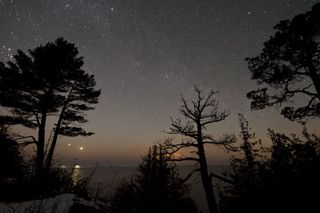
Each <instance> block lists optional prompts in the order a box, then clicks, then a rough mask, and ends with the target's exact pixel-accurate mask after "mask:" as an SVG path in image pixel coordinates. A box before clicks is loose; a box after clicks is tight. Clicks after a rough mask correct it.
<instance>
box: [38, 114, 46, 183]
mask: <svg viewBox="0 0 320 213" xmlns="http://www.w3.org/2000/svg"><path fill="white" fill-rule="evenodd" d="M46 121H47V112H46V110H44V111H43V112H42V115H41V123H40V126H39V130H38V141H37V154H36V170H35V177H36V178H40V177H41V176H42V174H43V167H44V144H45V137H46V132H45V131H46V130H45V128H46Z"/></svg>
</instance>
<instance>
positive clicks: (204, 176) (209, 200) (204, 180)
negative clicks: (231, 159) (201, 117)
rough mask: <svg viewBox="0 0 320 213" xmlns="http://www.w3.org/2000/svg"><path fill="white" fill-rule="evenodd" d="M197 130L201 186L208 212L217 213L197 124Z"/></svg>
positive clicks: (199, 128) (199, 126) (199, 127)
mask: <svg viewBox="0 0 320 213" xmlns="http://www.w3.org/2000/svg"><path fill="white" fill-rule="evenodd" d="M197 128H198V155H199V163H200V174H201V180H202V186H203V188H204V191H205V194H206V199H207V203H208V208H209V212H210V213H218V206H217V203H216V199H215V195H214V191H213V186H212V183H211V178H210V177H209V172H208V165H207V160H206V155H205V151H204V146H203V141H202V132H201V125H200V124H198V125H197Z"/></svg>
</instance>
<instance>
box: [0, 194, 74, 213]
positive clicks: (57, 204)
mask: <svg viewBox="0 0 320 213" xmlns="http://www.w3.org/2000/svg"><path fill="white" fill-rule="evenodd" d="M75 198H76V196H75V195H74V194H62V195H58V196H56V197H53V198H46V199H42V200H31V201H25V202H22V203H0V213H13V212H14V213H33V212H34V213H37V212H39V213H68V212H69V209H70V208H71V206H72V205H73V204H74V201H75Z"/></svg>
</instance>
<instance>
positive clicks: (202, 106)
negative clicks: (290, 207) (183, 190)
mask: <svg viewBox="0 0 320 213" xmlns="http://www.w3.org/2000/svg"><path fill="white" fill-rule="evenodd" d="M194 90H195V92H196V95H197V98H196V100H187V99H185V98H184V97H183V96H181V101H182V105H181V106H180V108H179V111H180V113H181V114H182V116H183V117H184V119H185V120H184V121H183V120H182V119H181V118H176V119H173V118H171V127H170V130H169V132H168V133H169V134H174V135H180V136H183V139H182V142H181V143H173V142H172V141H170V140H167V142H166V143H165V146H166V148H167V149H168V150H169V153H170V154H176V153H178V152H179V151H180V150H182V149H189V148H191V149H192V151H191V152H190V155H189V156H185V157H184V156H183V157H176V158H174V159H172V160H173V161H195V162H196V163H197V164H198V165H199V167H198V168H196V169H195V170H194V172H196V171H199V172H200V175H201V180H202V185H203V188H204V191H205V194H206V198H207V203H208V207H209V211H210V213H214V212H218V208H217V203H216V198H215V194H214V191H213V185H212V181H211V179H212V177H217V178H221V179H224V178H223V177H220V176H219V175H216V174H209V172H208V165H207V159H206V153H205V145H219V146H224V147H226V148H227V149H231V148H232V147H231V144H232V143H234V142H235V137H234V136H233V135H224V137H222V138H220V139H218V140H216V139H214V138H213V136H212V135H210V134H207V133H206V130H207V127H208V126H209V125H211V124H214V123H217V122H220V121H223V120H224V119H225V118H226V117H228V115H229V112H226V111H222V112H219V110H218V102H217V101H216V100H215V99H214V97H213V96H214V95H215V94H216V93H217V92H216V91H213V90H211V91H210V92H209V94H208V95H206V96H204V95H203V92H202V91H201V90H200V89H199V88H198V87H197V86H195V87H194Z"/></svg>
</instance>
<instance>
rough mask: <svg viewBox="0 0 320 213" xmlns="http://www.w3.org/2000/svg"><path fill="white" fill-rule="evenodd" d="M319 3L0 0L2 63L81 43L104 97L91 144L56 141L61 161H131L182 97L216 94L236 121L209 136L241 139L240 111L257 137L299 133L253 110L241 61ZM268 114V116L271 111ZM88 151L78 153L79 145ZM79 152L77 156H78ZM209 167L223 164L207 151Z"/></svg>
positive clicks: (92, 120) (158, 135)
mask: <svg viewBox="0 0 320 213" xmlns="http://www.w3.org/2000/svg"><path fill="white" fill-rule="evenodd" d="M316 2H317V1H315V0H242V1H239V0H224V1H223V0H203V1H199V0H188V1H186V0H161V1H159V0H136V1H134V0H108V1H102V0H87V1H85V0H72V1H71V0H69V1H68V0H32V1H31V0H26V1H18V0H0V26H1V33H0V41H1V42H2V44H0V60H1V61H7V60H12V55H13V54H14V53H15V52H16V50H17V49H21V50H24V51H25V50H27V49H30V48H31V49H32V48H35V47H36V46H38V45H40V44H45V43H46V42H48V41H53V40H55V39H56V38H57V37H64V38H65V39H67V40H68V41H70V42H73V43H75V44H76V46H77V47H78V49H79V52H80V55H81V56H83V57H84V61H85V65H84V69H85V70H86V71H87V72H89V73H93V74H94V75H95V78H96V81H97V87H98V88H101V90H102V95H101V98H100V102H99V104H98V105H97V108H96V109H95V110H94V111H93V112H90V114H89V115H88V119H89V123H88V124H86V127H87V129H89V130H92V131H94V132H95V133H96V134H95V135H94V136H91V137H88V138H76V139H75V138H64V137H63V138H60V142H59V153H60V154H61V156H62V160H65V161H70V160H71V159H73V158H79V159H80V160H82V161H85V162H89V163H95V162H100V163H105V164H135V163H136V162H138V161H139V160H140V158H139V156H140V155H142V154H143V153H144V152H145V151H146V150H147V148H148V146H150V145H152V144H153V143H154V142H157V141H159V140H161V139H163V138H165V137H166V136H167V135H166V134H164V133H163V130H165V129H166V128H168V127H169V123H170V120H169V118H170V116H177V107H178V106H179V104H180V102H179V101H180V100H179V97H180V94H181V93H183V94H184V95H185V97H188V96H190V95H192V94H193V93H192V92H193V91H192V88H193V85H194V84H197V85H199V86H200V87H201V88H202V89H203V90H209V89H216V90H219V91H220V93H219V94H218V96H217V99H218V100H219V101H220V106H221V108H222V109H226V110H229V111H230V112H231V115H230V116H229V118H228V119H227V120H226V121H225V122H222V123H220V124H217V126H215V127H214V128H213V129H212V130H210V131H211V132H213V133H216V134H217V135H221V134H222V133H225V132H229V133H235V134H236V135H238V134H239V128H238V120H237V114H238V113H242V114H244V115H245V117H246V118H247V119H248V120H249V122H250V124H251V126H253V127H254V130H256V131H257V133H259V134H261V137H263V134H265V132H266V130H267V128H269V127H272V128H274V129H276V130H280V131H282V130H283V131H286V130H288V129H295V128H298V127H297V126H296V125H295V124H293V123H291V122H289V121H286V120H284V119H283V118H282V117H281V116H280V115H279V113H277V112H276V109H268V110H264V111H259V112H252V111H251V110H250V103H249V101H248V100H247V99H246V93H247V92H248V91H249V90H250V89H253V88H254V87H255V82H253V81H251V80H250V79H249V78H250V75H249V71H248V69H247V65H246V62H245V61H244V58H245V57H251V56H255V55H257V54H259V52H260V51H261V48H262V45H263V42H264V41H266V40H267V39H268V38H269V37H270V36H271V35H272V34H273V29H272V27H273V26H274V25H275V24H277V23H278V22H279V21H280V20H283V19H288V18H292V17H293V16H295V15H297V14H299V13H302V12H305V11H307V10H309V9H311V7H312V5H313V4H315V3H316ZM271 113H272V116H270V114H271ZM81 147H82V149H80V148H81ZM80 151H81V152H80ZM210 153H212V155H209V161H210V162H211V163H212V164H219V163H221V162H224V160H225V159H226V155H225V154H224V153H223V152H222V151H221V150H210Z"/></svg>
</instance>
